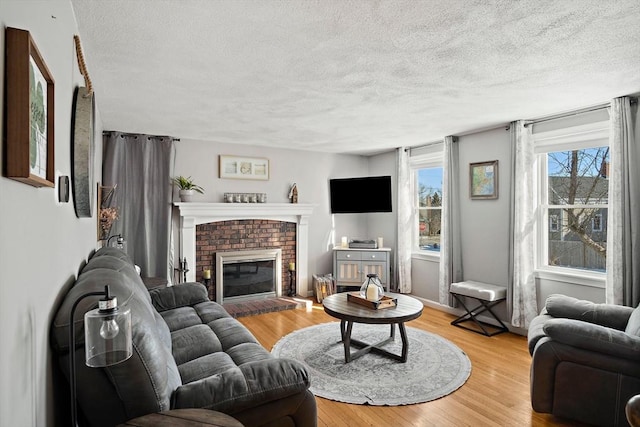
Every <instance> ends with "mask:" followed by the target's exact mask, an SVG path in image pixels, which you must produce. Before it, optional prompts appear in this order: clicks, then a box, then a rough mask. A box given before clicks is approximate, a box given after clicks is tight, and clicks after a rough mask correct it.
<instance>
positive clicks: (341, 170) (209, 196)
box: [174, 139, 391, 283]
mask: <svg viewBox="0 0 640 427" xmlns="http://www.w3.org/2000/svg"><path fill="white" fill-rule="evenodd" d="M221 154H223V155H237V156H249V157H266V158H268V159H269V167H270V176H269V180H268V181H254V180H237V179H221V178H218V156H219V155H221ZM376 170H379V169H376ZM174 175H185V176H191V177H192V178H193V179H194V180H195V182H196V183H197V184H199V185H201V186H202V187H204V189H205V194H203V195H199V194H198V195H196V199H195V200H194V201H198V202H216V203H222V201H223V194H224V193H225V192H247V193H253V192H256V193H267V202H268V203H287V202H288V201H289V200H288V198H287V196H288V194H289V189H290V187H291V185H292V184H293V183H294V182H295V183H297V186H298V202H299V203H310V204H313V205H315V207H314V210H313V214H312V215H311V217H310V218H309V242H310V243H309V274H310V275H312V274H316V273H318V274H325V273H330V272H332V269H333V265H332V252H331V249H332V248H333V246H334V244H336V243H339V242H340V237H341V236H349V237H355V238H358V237H368V236H371V237H374V238H375V237H377V236H378V231H377V230H371V227H370V226H369V219H368V218H367V216H372V215H374V214H341V215H331V211H330V208H329V179H331V178H346V177H355V176H369V175H371V173H370V169H369V159H368V158H367V157H363V156H355V155H342V154H340V155H336V154H326V153H318V152H309V151H300V150H285V149H276V148H269V147H257V146H249V145H230V144H222V143H215V142H206V141H197V140H186V139H183V140H181V141H178V142H176V161H175V173H174ZM175 200H176V201H177V200H178V197H177V195H176V197H175ZM174 218H175V215H174ZM176 228H177V227H174V229H176ZM385 233H386V232H385ZM174 236H177V235H176V234H175V233H174ZM175 238H176V240H175V241H176V257H177V256H179V254H178V253H177V252H178V250H177V248H178V244H177V242H178V240H177V237H175ZM390 238H391V237H390ZM176 265H177V264H176ZM309 283H311V278H310V279H309Z"/></svg>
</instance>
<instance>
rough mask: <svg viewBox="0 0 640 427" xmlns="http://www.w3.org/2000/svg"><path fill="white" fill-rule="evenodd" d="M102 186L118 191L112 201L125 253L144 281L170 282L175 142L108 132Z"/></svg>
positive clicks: (115, 232)
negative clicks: (123, 240) (154, 278)
mask: <svg viewBox="0 0 640 427" xmlns="http://www.w3.org/2000/svg"><path fill="white" fill-rule="evenodd" d="M103 152H104V155H103V167H102V180H103V182H104V185H106V186H114V185H116V184H117V189H116V190H115V192H114V194H113V198H112V200H111V205H112V206H117V207H118V210H119V219H118V220H117V221H116V222H115V223H114V226H113V229H112V231H111V234H112V235H114V234H118V233H121V234H122V235H123V237H124V238H125V239H126V241H127V253H128V254H129V256H130V257H131V258H132V259H133V262H135V263H136V264H137V265H139V266H140V268H141V270H142V271H141V274H142V275H143V276H146V277H162V278H167V279H170V278H171V277H172V274H171V273H172V271H171V264H170V262H169V252H170V242H171V237H170V227H171V194H172V186H171V173H172V171H171V164H172V163H171V159H172V156H173V138H171V137H166V136H165V137H160V136H150V135H135V134H126V133H121V132H110V133H108V134H106V135H105V136H104V148H103Z"/></svg>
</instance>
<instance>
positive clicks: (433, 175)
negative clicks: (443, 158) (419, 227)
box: [418, 168, 442, 208]
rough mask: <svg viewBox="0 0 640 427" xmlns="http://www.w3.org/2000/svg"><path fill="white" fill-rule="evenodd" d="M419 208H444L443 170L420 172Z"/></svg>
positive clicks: (422, 170) (430, 169)
mask: <svg viewBox="0 0 640 427" xmlns="http://www.w3.org/2000/svg"><path fill="white" fill-rule="evenodd" d="M418 206H419V207H421V208H424V207H432V206H442V168H424V169H419V170H418Z"/></svg>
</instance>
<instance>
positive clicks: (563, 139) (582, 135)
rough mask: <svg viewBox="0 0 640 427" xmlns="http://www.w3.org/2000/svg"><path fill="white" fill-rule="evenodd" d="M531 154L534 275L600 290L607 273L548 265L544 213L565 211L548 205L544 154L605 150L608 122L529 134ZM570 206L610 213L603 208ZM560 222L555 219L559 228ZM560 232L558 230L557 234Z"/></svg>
mask: <svg viewBox="0 0 640 427" xmlns="http://www.w3.org/2000/svg"><path fill="white" fill-rule="evenodd" d="M532 137H533V144H534V152H535V155H536V159H535V160H536V163H537V165H536V170H537V175H538V176H537V178H536V181H537V182H536V187H537V188H536V195H537V197H538V206H539V209H537V210H536V221H535V223H536V224H535V227H534V228H535V234H536V239H535V245H536V248H535V254H534V256H535V275H536V277H537V278H540V279H546V280H553V281H561V282H571V283H575V284H579V285H584V286H590V287H596V288H604V287H605V282H606V277H607V273H606V272H598V271H589V270H583V269H578V268H572V267H561V266H553V265H549V264H548V259H549V257H548V248H549V241H548V236H549V231H550V229H549V226H550V219H549V215H548V212H549V211H550V210H551V209H561V211H560V212H561V213H562V209H563V208H566V206H567V205H551V204H549V203H548V200H549V199H548V178H549V177H548V171H547V154H548V153H553V152H559V151H570V150H582V149H588V148H597V147H605V146H609V120H606V121H597V122H593V123H589V124H586V125H578V126H572V127H564V128H561V129H555V130H552V131H547V132H538V133H535V131H534V133H533V135H532ZM571 206H576V207H588V208H605V209H610V206H609V203H608V202H607V204H606V205H605V204H594V205H580V204H574V205H571ZM560 221H562V219H561V218H559V223H558V224H559V225H560V224H561V222H560ZM558 231H560V227H559V230H558Z"/></svg>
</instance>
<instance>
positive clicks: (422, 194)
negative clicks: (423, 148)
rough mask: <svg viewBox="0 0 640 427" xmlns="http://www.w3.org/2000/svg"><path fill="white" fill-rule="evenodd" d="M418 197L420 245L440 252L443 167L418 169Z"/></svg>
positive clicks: (425, 249)
mask: <svg viewBox="0 0 640 427" xmlns="http://www.w3.org/2000/svg"><path fill="white" fill-rule="evenodd" d="M416 175H417V181H418V186H417V189H418V191H417V197H418V247H419V249H420V250H424V251H434V252H440V229H441V219H442V168H441V167H433V168H422V169H418V170H417V171H416Z"/></svg>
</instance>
